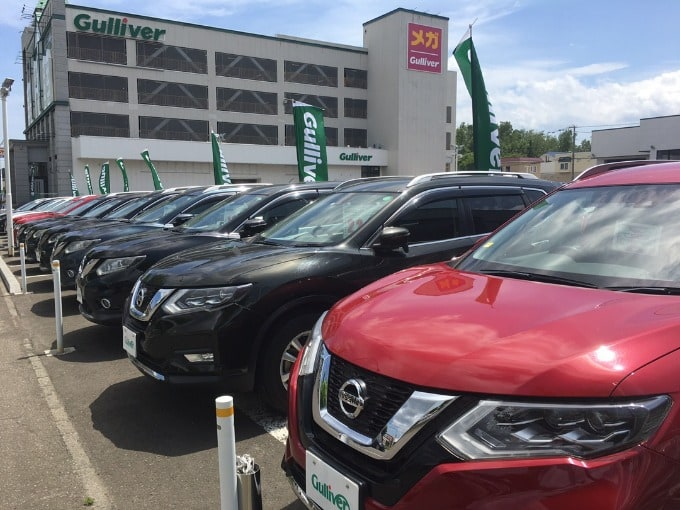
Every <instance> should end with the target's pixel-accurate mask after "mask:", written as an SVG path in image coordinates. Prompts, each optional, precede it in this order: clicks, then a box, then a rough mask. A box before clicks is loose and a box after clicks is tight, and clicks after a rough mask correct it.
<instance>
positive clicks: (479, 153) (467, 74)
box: [453, 25, 501, 170]
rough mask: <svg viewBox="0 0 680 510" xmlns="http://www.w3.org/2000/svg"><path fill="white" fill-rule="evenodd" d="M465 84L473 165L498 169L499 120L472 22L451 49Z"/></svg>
mask: <svg viewBox="0 0 680 510" xmlns="http://www.w3.org/2000/svg"><path fill="white" fill-rule="evenodd" d="M453 56H454V57H455V58H456V62H458V67H460V72H461V74H462V75H463V79H464V80H465V86H466V87H467V89H468V92H469V93H470V97H471V98H472V137H473V146H474V153H475V169H477V170H500V169H501V145H500V142H499V140H498V123H497V122H496V115H495V114H494V112H493V107H492V106H491V103H490V102H489V98H488V96H487V92H486V87H485V86H484V78H483V76H482V70H481V68H480V67H479V60H478V59H477V52H476V51H475V46H474V44H472V25H470V27H469V28H468V31H467V32H466V33H465V35H464V36H463V38H462V39H461V41H460V42H459V43H458V46H456V48H455V49H454V50H453Z"/></svg>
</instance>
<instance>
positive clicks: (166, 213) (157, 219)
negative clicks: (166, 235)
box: [132, 195, 196, 224]
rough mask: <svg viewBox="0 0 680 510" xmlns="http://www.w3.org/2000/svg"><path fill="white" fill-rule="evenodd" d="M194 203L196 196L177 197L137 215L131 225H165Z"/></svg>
mask: <svg viewBox="0 0 680 510" xmlns="http://www.w3.org/2000/svg"><path fill="white" fill-rule="evenodd" d="M195 201H196V195H177V196H174V197H172V198H171V199H170V200H165V201H164V202H163V203H161V204H158V205H155V206H153V207H151V208H150V209H148V210H146V211H144V212H143V213H141V214H138V215H137V216H135V217H134V219H133V220H132V222H133V223H163V224H165V223H167V222H168V221H170V220H171V219H172V218H174V217H175V216H177V215H178V214H179V213H181V212H182V211H183V210H184V209H186V207H187V206H189V204H191V203H193V202H195Z"/></svg>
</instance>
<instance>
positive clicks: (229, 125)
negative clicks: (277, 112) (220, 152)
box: [217, 122, 279, 145]
mask: <svg viewBox="0 0 680 510" xmlns="http://www.w3.org/2000/svg"><path fill="white" fill-rule="evenodd" d="M217 132H218V133H219V134H220V137H221V138H222V141H224V142H227V143H249V144H255V145H278V143H279V132H278V127H277V126H270V125H266V124H237V123H234V122H218V123H217Z"/></svg>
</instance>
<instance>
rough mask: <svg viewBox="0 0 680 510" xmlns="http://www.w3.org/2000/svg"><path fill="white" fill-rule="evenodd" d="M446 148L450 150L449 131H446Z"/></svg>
mask: <svg viewBox="0 0 680 510" xmlns="http://www.w3.org/2000/svg"><path fill="white" fill-rule="evenodd" d="M446 150H447V151H450V150H451V133H449V132H448V131H447V132H446Z"/></svg>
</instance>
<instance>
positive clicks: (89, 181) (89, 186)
mask: <svg viewBox="0 0 680 510" xmlns="http://www.w3.org/2000/svg"><path fill="white" fill-rule="evenodd" d="M85 183H86V184H87V194H88V195H92V193H93V192H92V179H91V178H90V165H85Z"/></svg>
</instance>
